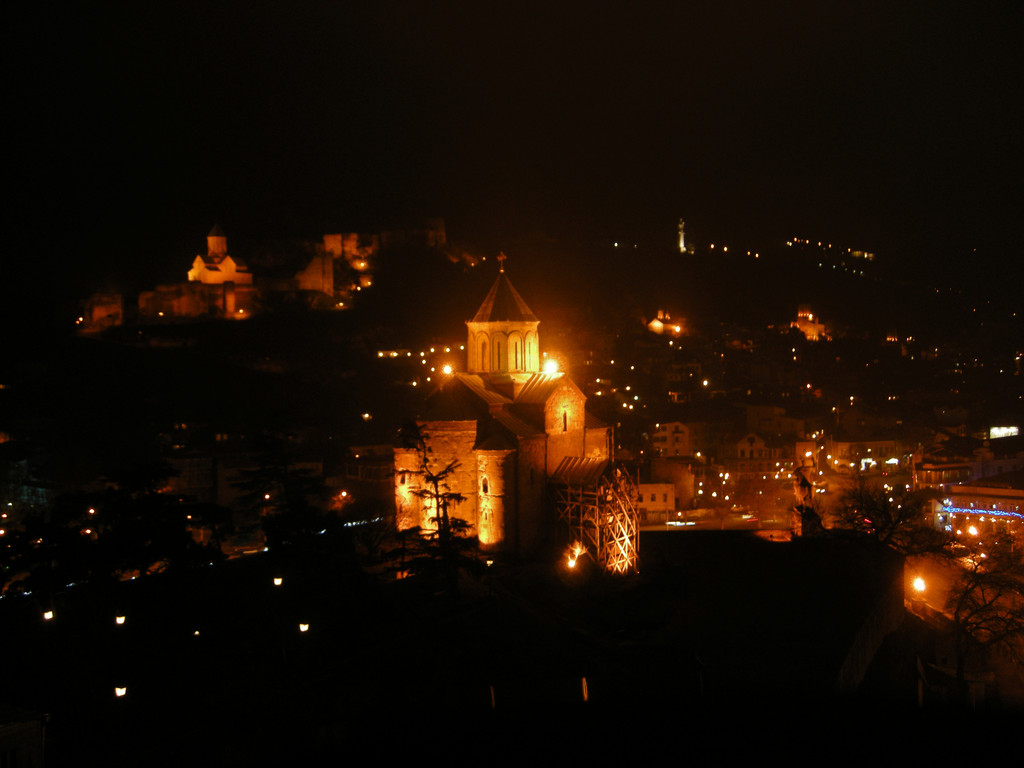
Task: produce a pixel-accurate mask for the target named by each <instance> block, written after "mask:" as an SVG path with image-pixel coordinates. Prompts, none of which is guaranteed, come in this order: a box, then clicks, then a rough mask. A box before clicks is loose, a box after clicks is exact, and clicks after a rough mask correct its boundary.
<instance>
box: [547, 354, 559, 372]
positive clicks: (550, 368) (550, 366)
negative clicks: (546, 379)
mask: <svg viewBox="0 0 1024 768" xmlns="http://www.w3.org/2000/svg"><path fill="white" fill-rule="evenodd" d="M544 373H558V361H557V360H555V359H554V358H550V357H549V358H548V359H547V360H545V361H544Z"/></svg>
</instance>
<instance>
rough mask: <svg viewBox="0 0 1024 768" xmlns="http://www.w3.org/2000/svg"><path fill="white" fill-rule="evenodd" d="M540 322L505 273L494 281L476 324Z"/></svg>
mask: <svg viewBox="0 0 1024 768" xmlns="http://www.w3.org/2000/svg"><path fill="white" fill-rule="evenodd" d="M506 321H511V322H533V323H535V322H538V321H537V317H536V315H534V314H533V312H531V311H530V308H529V307H528V306H526V302H525V301H523V297H522V296H520V295H519V292H518V291H517V290H516V289H515V288H513V287H512V283H510V282H509V279H508V277H507V276H506V275H505V271H504V270H502V271H501V272H500V273H498V279H497V280H495V281H494V285H492V286H491V290H490V291H489V292H488V294H487V298H485V299H484V303H483V304H481V305H480V309H478V310H477V312H476V315H475V316H474V317H473V320H472V322H474V323H495V322H498V323H500V322H506Z"/></svg>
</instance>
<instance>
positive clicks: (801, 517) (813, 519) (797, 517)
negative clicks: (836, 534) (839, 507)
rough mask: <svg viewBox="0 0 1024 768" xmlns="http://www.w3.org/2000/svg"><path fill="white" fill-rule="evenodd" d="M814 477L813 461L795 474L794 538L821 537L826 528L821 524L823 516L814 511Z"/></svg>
mask: <svg viewBox="0 0 1024 768" xmlns="http://www.w3.org/2000/svg"><path fill="white" fill-rule="evenodd" d="M813 476H814V463H813V461H809V460H808V461H805V462H804V465H803V466H801V467H798V468H797V469H796V470H795V471H794V472H793V496H794V497H795V498H796V505H795V506H794V507H793V520H792V526H791V527H792V529H793V535H794V536H819V535H821V533H823V532H824V530H825V528H824V526H823V525H822V524H821V516H820V515H819V514H818V513H817V511H816V510H815V509H814V483H813V481H812V480H811V478H812V477H813Z"/></svg>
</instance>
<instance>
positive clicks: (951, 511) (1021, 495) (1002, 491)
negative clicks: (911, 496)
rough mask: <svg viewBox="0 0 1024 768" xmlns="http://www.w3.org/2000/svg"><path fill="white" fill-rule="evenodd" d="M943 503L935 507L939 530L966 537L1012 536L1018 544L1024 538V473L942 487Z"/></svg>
mask: <svg viewBox="0 0 1024 768" xmlns="http://www.w3.org/2000/svg"><path fill="white" fill-rule="evenodd" d="M941 490H942V500H941V501H940V502H938V503H937V504H936V512H935V525H936V527H937V528H938V529H939V530H945V531H947V532H949V533H954V534H956V535H957V536H963V535H965V532H968V531H971V530H972V529H973V530H974V531H975V532H976V533H974V534H971V535H982V536H986V535H991V534H993V533H1004V532H1005V533H1009V534H1011V535H1012V536H1013V537H1014V538H1015V539H1016V540H1017V542H1018V543H1019V541H1020V539H1021V537H1022V536H1024V472H1021V471H1017V472H1007V473H1005V474H1002V475H997V476H996V477H993V478H990V479H987V480H980V481H976V482H972V483H969V484H963V485H956V484H946V485H942V486H941Z"/></svg>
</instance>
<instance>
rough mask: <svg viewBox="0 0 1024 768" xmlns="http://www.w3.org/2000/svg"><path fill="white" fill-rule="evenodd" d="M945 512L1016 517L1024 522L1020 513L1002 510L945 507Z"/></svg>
mask: <svg viewBox="0 0 1024 768" xmlns="http://www.w3.org/2000/svg"><path fill="white" fill-rule="evenodd" d="M942 511H943V512H949V513H950V514H953V515H988V516H989V517H1015V518H1017V519H1018V520H1024V514H1021V513H1020V512H1004V511H1003V510H1001V509H974V508H973V507H972V508H970V509H966V508H965V507H943V508H942Z"/></svg>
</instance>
